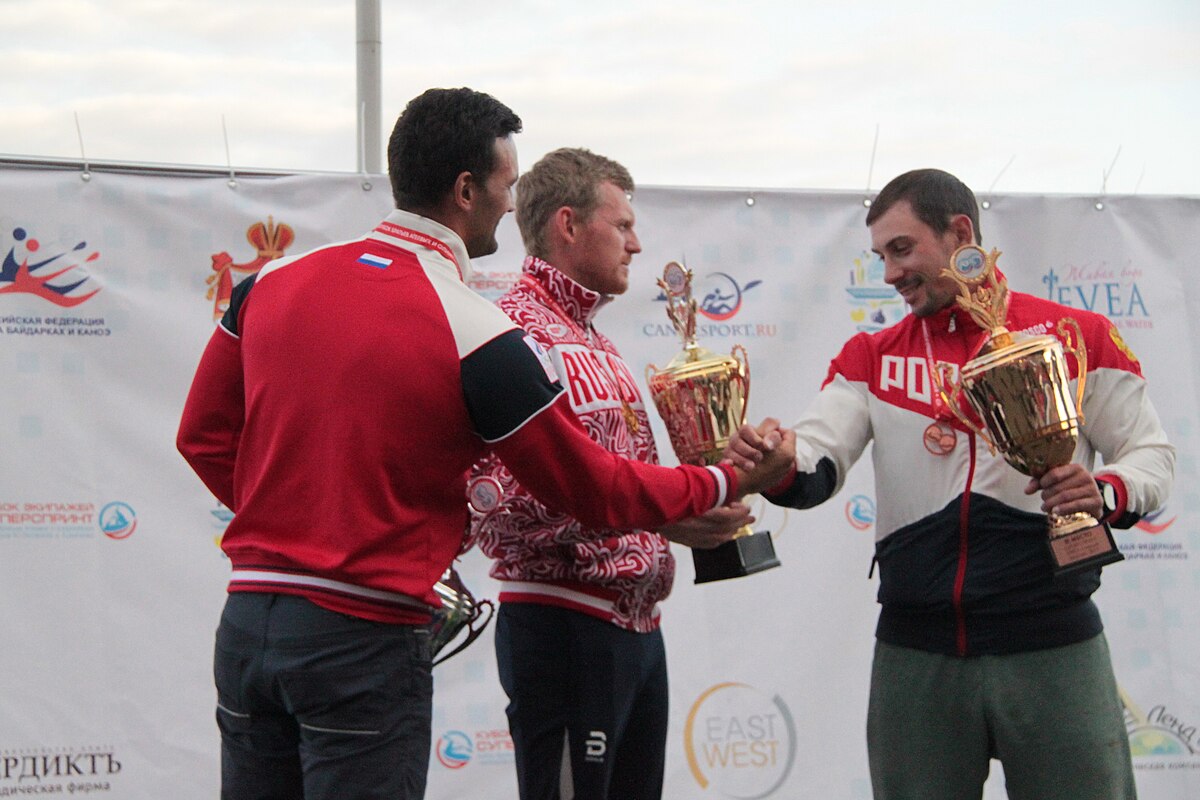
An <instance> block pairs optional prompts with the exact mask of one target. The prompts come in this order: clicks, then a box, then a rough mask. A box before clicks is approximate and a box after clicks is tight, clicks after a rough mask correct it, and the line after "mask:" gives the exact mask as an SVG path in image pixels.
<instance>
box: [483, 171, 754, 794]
mask: <svg viewBox="0 0 1200 800" xmlns="http://www.w3.org/2000/svg"><path fill="white" fill-rule="evenodd" d="M633 188H634V185H633V179H632V178H631V177H630V175H629V172H628V171H627V170H626V169H625V168H624V167H623V166H621V165H620V164H618V163H616V162H615V161H612V160H610V159H607V158H604V157H603V156H599V155H596V154H594V153H591V152H589V151H587V150H583V149H579V148H564V149H560V150H556V151H554V152H552V153H549V154H548V155H546V156H545V157H544V158H542V160H540V161H539V162H538V163H537V164H535V165H534V166H533V168H532V169H531V170H530V171H529V172H527V173H526V174H525V175H523V176H522V177H521V180H520V182H519V183H518V184H517V224H518V226H519V227H520V229H521V235H522V237H523V239H524V241H525V247H526V250H527V252H528V253H529V256H528V257H527V258H526V259H525V264H524V268H523V270H522V275H521V278H520V280H519V281H518V283H517V285H516V286H515V287H513V289H512V290H511V291H509V292H508V293H507V294H506V295H504V296H503V297H502V298H500V300H499V301H498V302H497V305H498V306H499V307H500V308H501V309H502V310H504V311H505V312H506V313H507V314H508V315H509V316H510V317H511V318H512V319H513V321H514V322H516V323H517V324H518V325H520V326H521V328H522V329H524V330H525V332H526V333H528V334H529V336H530V337H532V338H533V339H534V340H535V341H537V342H538V344H539V345H541V346H542V347H543V348H545V349H546V350H547V351H548V353H549V356H550V359H551V362H552V363H553V367H554V370H555V372H556V373H557V374H558V377H559V380H560V381H561V382H562V384H563V386H564V387H565V388H566V389H567V392H568V394H569V396H570V401H571V409H572V411H573V412H574V413H575V415H576V416H578V418H579V420H580V422H581V423H582V424H583V426H584V428H585V429H586V430H587V432H588V435H589V436H590V437H591V438H592V439H593V440H594V441H596V442H598V443H599V444H601V445H603V446H604V447H605V448H606V449H608V450H609V451H611V452H613V453H616V454H618V455H622V456H625V457H628V458H632V459H636V460H638V461H643V462H646V463H650V464H655V463H657V462H658V454H657V452H656V451H655V447H654V437H653V435H652V433H651V430H650V420H649V418H648V417H647V415H646V406H645V404H644V403H643V402H642V398H641V396H640V394H639V392H638V388H637V384H636V383H635V382H634V379H633V375H632V374H631V372H630V370H629V367H628V366H627V365H626V364H625V361H624V360H623V359H622V358H621V355H620V353H618V352H617V349H616V347H614V346H613V343H612V342H611V341H610V340H609V339H608V338H607V337H605V336H604V335H603V334H601V333H600V332H599V331H598V330H596V328H595V326H594V325H593V320H594V317H595V315H596V313H597V312H598V311H599V310H600V309H601V308H603V307H604V306H605V305H606V304H608V302H609V301H611V300H612V298H613V296H614V295H619V294H622V293H624V292H625V290H626V289H627V288H628V285H629V263H630V260H631V259H632V257H633V256H634V254H636V253H638V252H640V251H641V245H640V243H639V242H638V238H637V234H636V233H635V232H634V212H633V207H632V205H631V203H630V199H629V193H631V192H632V191H633ZM469 493H470V495H471V497H472V498H473V505H474V509H475V511H476V513H475V515H474V518H473V523H472V533H473V534H474V535H475V537H477V540H478V542H479V545H480V547H481V548H482V549H483V551H484V552H485V553H487V554H488V555H489V556H491V557H492V558H493V559H495V564H494V565H493V567H492V572H491V574H492V576H493V577H495V578H497V579H499V580H501V581H503V582H504V586H503V588H502V589H501V592H500V603H501V605H500V611H499V614H498V616H497V624H496V652H497V659H498V663H499V668H500V679H501V682H502V683H503V685H504V689H505V691H506V693H507V694H508V697H509V701H510V702H509V706H508V718H509V728H510V732H511V733H512V737H513V742H514V744H515V747H516V761H517V775H518V783H519V786H520V796H521V798H522V800H534V799H535V798H536V799H537V800H542V799H543V798H546V799H549V798H556V797H558V796H559V795H558V793H557V792H558V789H559V786H560V785H562V784H569V785H571V786H573V788H574V792H575V795H574V796H575V797H576V798H578V800H585V799H586V800H606V799H607V798H613V800H616V799H617V798H634V797H636V798H641V799H642V800H653V798H657V797H659V796H661V792H662V781H663V765H664V755H665V747H666V734H667V663H666V653H665V650H664V647H663V640H662V634H661V632H660V631H659V630H658V626H659V609H658V602H659V601H660V600H662V599H664V598H665V597H666V596H667V594H668V593H669V592H670V591H671V583H672V581H673V579H674V575H675V561H674V558H673V557H672V555H671V551H670V545H669V544H668V539H670V540H673V541H676V542H679V543H681V544H685V545H689V546H695V547H714V546H716V545H718V544H720V543H722V542H724V541H727V540H729V539H730V538H732V535H733V533H734V532H735V531H736V530H737V528H738V527H739V526H740V525H742V524H744V523H746V522H747V521H748V519H749V517H748V514H749V511H748V509H747V508H746V507H745V506H742V505H740V504H738V505H733V506H727V507H725V508H720V509H716V510H714V511H711V512H709V513H707V514H705V515H703V516H700V517H697V518H693V519H691V520H688V521H686V522H683V523H680V524H677V525H672V526H659V527H657V528H653V527H650V526H642V527H637V526H630V527H618V526H597V525H595V524H592V523H590V522H588V521H585V520H580V519H579V518H577V517H575V516H571V515H568V514H563V513H561V512H559V511H555V510H551V509H549V508H547V507H546V506H545V505H543V504H542V503H541V502H540V501H539V500H538V499H537V498H536V497H535V496H534V495H533V494H531V493H530V491H529V488H527V487H526V486H523V485H522V484H521V483H519V482H518V480H517V478H516V477H515V476H514V474H513V471H512V470H511V469H509V468H508V466H507V465H506V464H504V463H502V462H501V460H500V459H499V458H497V457H495V456H492V457H490V458H488V459H487V460H486V461H484V462H482V463H480V464H479V465H478V466H477V467H476V469H475V471H474V473H473V477H472V482H471V490H470V492H469ZM647 527H650V529H646V528H647ZM564 747H565V748H566V750H567V752H568V754H569V755H568V757H567V758H564V756H563V752H564ZM567 770H569V775H565V774H564V771H567Z"/></svg>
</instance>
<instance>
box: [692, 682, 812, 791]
mask: <svg viewBox="0 0 1200 800" xmlns="http://www.w3.org/2000/svg"><path fill="white" fill-rule="evenodd" d="M683 737H684V749H685V751H686V753H687V762H688V768H689V769H690V770H691V773H692V778H693V779H695V781H696V783H697V784H698V785H699V786H700V788H701V789H714V790H715V791H716V792H717V793H718V794H720V795H721V796H722V797H729V798H736V800H759V798H766V797H771V796H772V795H774V794H775V792H777V791H778V790H779V788H780V787H781V786H783V784H784V782H785V781H786V780H787V777H788V774H789V773H790V772H791V771H792V766H793V764H795V761H796V725H795V722H793V720H792V714H791V712H790V711H789V710H788V707H787V705H786V704H785V703H784V702H783V699H782V698H781V697H780V696H779V695H775V696H773V697H769V696H767V695H766V694H763V693H762V692H760V691H758V690H757V689H755V688H754V687H752V686H749V685H747V684H744V683H733V682H727V683H718V684H716V685H715V686H712V687H710V688H708V689H707V690H705V691H704V692H703V693H702V694H701V695H700V696H699V697H698V698H696V702H695V703H693V704H692V708H691V710H690V711H689V712H688V717H687V723H686V725H685V726H684V732H683Z"/></svg>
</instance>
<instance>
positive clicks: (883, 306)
mask: <svg viewBox="0 0 1200 800" xmlns="http://www.w3.org/2000/svg"><path fill="white" fill-rule="evenodd" d="M848 277H849V284H848V285H847V286H846V294H847V295H848V296H849V304H850V319H851V321H853V322H854V326H855V328H856V329H857V330H860V331H866V332H868V333H871V332H874V331H878V330H883V329H884V328H886V327H888V326H889V325H895V324H896V323H897V322H899V321H900V320H901V319H903V318H904V315H905V314H906V313H907V308H906V307H905V305H904V300H902V299H901V297H900V295H899V294H897V293H896V290H895V289H893V288H892V287H891V286H888V285H887V284H886V283H884V282H883V259H882V258H880V257H879V255H878V254H876V253H872V252H871V251H870V250H863V251H862V252H861V253H859V255H858V256H857V257H856V258H855V259H854V266H853V267H851V268H850V274H849V276H848Z"/></svg>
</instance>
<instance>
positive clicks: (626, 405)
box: [471, 256, 675, 633]
mask: <svg viewBox="0 0 1200 800" xmlns="http://www.w3.org/2000/svg"><path fill="white" fill-rule="evenodd" d="M609 299H610V298H609V297H607V296H605V295H601V294H598V293H596V292H594V291H591V290H590V289H586V288H584V287H583V286H580V285H579V284H578V283H576V282H575V281H573V280H572V279H571V278H569V277H567V276H566V275H564V274H563V273H562V272H560V271H558V270H557V269H555V268H554V267H553V266H551V265H550V264H547V263H546V262H544V261H542V260H540V259H537V258H533V257H532V256H531V257H529V258H526V259H525V264H524V267H523V270H522V278H521V280H520V281H519V282H518V283H517V285H516V286H515V287H513V288H512V290H510V291H509V292H508V293H507V294H505V295H504V296H503V297H501V298H500V299H499V300H498V301H497V302H496V305H498V306H499V307H500V308H501V309H502V310H503V311H504V312H505V313H507V314H508V316H509V317H511V318H512V320H513V321H514V322H516V323H517V324H518V325H519V326H521V328H522V329H524V330H525V332H526V333H528V334H529V335H530V336H531V337H533V339H534V340H536V341H537V342H538V344H540V345H541V346H542V347H543V348H544V349H545V350H546V351H547V352H548V353H549V355H550V358H551V360H552V362H553V364H554V368H555V370H556V371H557V373H558V377H559V380H560V381H561V382H562V383H563V385H564V386H565V387H566V389H567V392H568V394H569V395H570V400H571V410H572V411H573V412H574V413H575V415H576V416H578V418H579V421H580V422H581V423H582V424H583V427H584V429H585V430H586V431H587V432H588V435H589V436H590V437H591V438H592V439H593V440H594V441H595V442H597V443H599V444H600V445H602V446H603V447H604V448H605V449H607V450H610V451H611V452H613V453H616V454H618V455H621V456H625V457H627V458H633V459H637V460H638V461H644V462H647V463H651V464H656V463H658V453H657V451H656V450H655V448H654V437H653V435H652V434H651V431H650V420H649V419H648V418H647V416H646V407H645V404H644V403H643V402H642V398H641V395H640V393H639V392H638V388H637V384H636V383H635V381H634V378H633V375H632V374H631V373H630V371H629V368H628V366H626V364H625V362H624V360H622V358H621V356H620V354H619V353H618V352H617V349H616V347H615V346H614V345H613V343H612V342H611V341H609V339H608V338H607V337H606V336H604V335H603V334H601V333H600V332H599V331H597V330H596V329H595V328H594V327H593V324H592V321H593V318H594V317H595V315H596V312H597V311H599V310H600V309H601V308H603V307H604V305H605V304H607V302H608V301H609ZM473 475H474V476H475V477H476V478H478V477H480V476H486V477H490V478H492V479H494V480H496V481H498V482H499V484H500V486H501V488H502V492H503V494H502V497H501V499H500V503H499V505H498V506H497V507H496V508H494V509H492V510H490V511H487V512H486V513H482V514H475V515H473V520H472V525H471V528H472V534H473V535H474V536H475V537H476V539H477V541H478V544H479V546H480V548H481V549H482V550H483V551H484V552H485V553H487V554H488V555H489V556H491V557H492V558H493V559H495V563H494V564H493V566H492V571H491V574H492V577H494V578H497V579H498V580H501V581H504V582H505V584H504V588H503V589H502V590H501V593H500V601H501V602H530V603H543V604H547V605H556V606H562V607H564V608H569V609H573V610H575V611H579V612H582V613H585V614H590V615H592V616H595V617H599V618H600V619H603V620H606V621H609V622H612V623H613V624H615V625H618V626H620V627H622V628H626V629H628V630H631V631H638V632H642V633H645V632H648V631H652V630H654V629H656V628H657V627H658V623H659V608H658V605H657V604H658V602H659V601H660V600H662V599H663V598H665V597H666V596H667V595H668V594H669V593H670V591H671V584H672V581H673V580H674V577H675V560H674V558H673V557H672V556H671V551H670V546H669V544H668V542H667V540H666V539H664V538H663V537H662V536H660V535H658V534H657V533H654V532H652V531H647V530H627V529H626V530H620V529H614V528H612V527H598V526H595V525H589V524H586V523H583V522H580V521H579V520H578V519H575V518H574V517H571V516H569V515H566V514H562V513H558V512H555V511H552V510H550V509H548V508H546V506H544V505H543V504H542V503H540V502H539V501H538V500H537V499H536V498H535V497H534V496H533V495H532V494H530V492H529V491H528V490H527V489H526V488H525V487H524V486H523V485H522V484H521V483H519V482H518V481H517V480H516V479H515V478H514V476H513V473H512V472H511V471H510V470H509V469H508V468H507V465H506V464H505V463H502V462H501V460H500V459H499V458H496V457H495V456H491V457H489V458H487V459H486V460H484V461H482V462H481V463H480V464H479V465H477V466H476V468H475V470H474V473H473Z"/></svg>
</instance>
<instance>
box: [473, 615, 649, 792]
mask: <svg viewBox="0 0 1200 800" xmlns="http://www.w3.org/2000/svg"><path fill="white" fill-rule="evenodd" d="M496 660H497V664H498V666H499V671H500V683H501V684H502V685H503V687H504V691H505V692H506V693H507V694H508V699H509V703H508V709H507V712H508V726H509V731H510V733H511V734H512V737H513V744H514V746H515V749H516V761H517V783H518V785H519V787H520V794H521V800H570V798H574V800H659V798H661V797H662V783H663V761H664V758H665V754H666V745H667V656H666V650H665V649H664V647H663V639H662V633H661V632H659V631H654V632H653V633H634V632H632V631H627V630H624V629H622V628H618V627H617V626H615V625H612V624H610V623H608V622H605V621H603V620H600V619H597V618H595V617H590V616H587V615H586V614H581V613H578V612H575V611H568V610H567V609H563V608H556V607H553V606H543V605H537V604H533V603H502V604H501V606H500V611H499V613H498V614H497V618H496Z"/></svg>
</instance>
